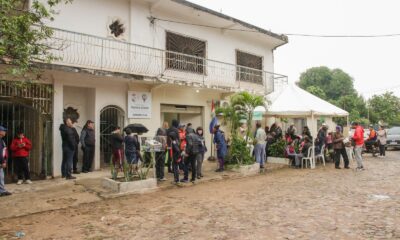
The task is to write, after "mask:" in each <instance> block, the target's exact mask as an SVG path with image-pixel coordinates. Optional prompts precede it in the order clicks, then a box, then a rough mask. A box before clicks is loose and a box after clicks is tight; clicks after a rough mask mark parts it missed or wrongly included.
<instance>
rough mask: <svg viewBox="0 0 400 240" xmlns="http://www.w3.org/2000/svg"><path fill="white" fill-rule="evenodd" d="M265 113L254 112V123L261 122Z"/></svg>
mask: <svg viewBox="0 0 400 240" xmlns="http://www.w3.org/2000/svg"><path fill="white" fill-rule="evenodd" d="M262 117H263V112H253V121H261V120H262Z"/></svg>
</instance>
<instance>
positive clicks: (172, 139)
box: [167, 119, 182, 184]
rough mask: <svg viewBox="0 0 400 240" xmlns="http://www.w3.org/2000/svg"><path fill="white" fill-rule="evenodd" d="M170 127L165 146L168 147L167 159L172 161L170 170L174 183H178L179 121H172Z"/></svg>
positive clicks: (180, 159)
mask: <svg viewBox="0 0 400 240" xmlns="http://www.w3.org/2000/svg"><path fill="white" fill-rule="evenodd" d="M171 125H172V126H171V127H170V128H169V129H168V131H167V144H168V147H169V153H168V155H169V157H170V158H171V161H172V170H173V173H174V183H175V184H178V183H179V163H180V161H182V158H181V150H180V139H179V130H178V127H179V121H178V120H175V119H174V120H172V124H171Z"/></svg>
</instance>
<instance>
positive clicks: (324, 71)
mask: <svg viewBox="0 0 400 240" xmlns="http://www.w3.org/2000/svg"><path fill="white" fill-rule="evenodd" d="M298 85H299V86H300V87H301V88H303V89H305V90H306V91H308V92H310V93H312V94H314V95H315V96H318V97H320V98H322V99H324V100H326V101H328V102H330V103H332V104H334V105H336V106H338V107H340V108H342V109H344V110H346V111H348V112H349V115H350V116H349V118H350V120H351V121H358V122H363V123H365V122H366V121H367V116H368V111H367V107H366V102H365V100H364V98H363V97H362V96H360V95H359V94H358V93H357V91H356V90H355V88H354V84H353V79H352V78H351V76H350V75H349V74H347V73H346V72H344V71H343V70H341V69H329V68H328V67H313V68H310V69H308V70H306V71H305V72H304V73H302V74H301V76H300V82H299V83H298ZM335 120H336V122H337V123H339V124H344V123H345V120H344V119H335Z"/></svg>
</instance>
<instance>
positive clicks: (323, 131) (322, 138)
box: [315, 123, 328, 153]
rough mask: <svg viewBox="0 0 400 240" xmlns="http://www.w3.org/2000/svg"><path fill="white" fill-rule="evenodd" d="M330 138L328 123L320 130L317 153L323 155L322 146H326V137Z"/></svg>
mask: <svg viewBox="0 0 400 240" xmlns="http://www.w3.org/2000/svg"><path fill="white" fill-rule="evenodd" d="M327 136H328V125H326V123H323V124H322V127H321V128H320V129H319V131H318V134H317V139H316V140H315V141H316V144H317V146H316V149H315V151H316V152H317V153H321V149H322V146H323V145H325V144H326V137H327Z"/></svg>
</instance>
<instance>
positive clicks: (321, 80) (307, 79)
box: [299, 67, 357, 100]
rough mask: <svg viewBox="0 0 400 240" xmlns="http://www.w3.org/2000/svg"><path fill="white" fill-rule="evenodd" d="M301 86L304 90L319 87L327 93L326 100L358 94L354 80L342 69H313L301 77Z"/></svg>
mask: <svg viewBox="0 0 400 240" xmlns="http://www.w3.org/2000/svg"><path fill="white" fill-rule="evenodd" d="M299 86H300V87H301V88H303V89H304V90H307V88H309V87H319V88H320V89H321V90H323V92H324V93H325V96H326V99H332V100H338V99H339V98H340V97H341V96H347V95H351V94H356V93H357V91H356V90H355V89H354V85H353V79H352V78H351V77H350V75H349V74H347V73H345V72H344V71H343V70H341V69H333V70H331V69H329V68H328V67H313V68H310V69H308V70H307V71H305V72H304V73H302V74H301V76H300V82H299Z"/></svg>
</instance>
